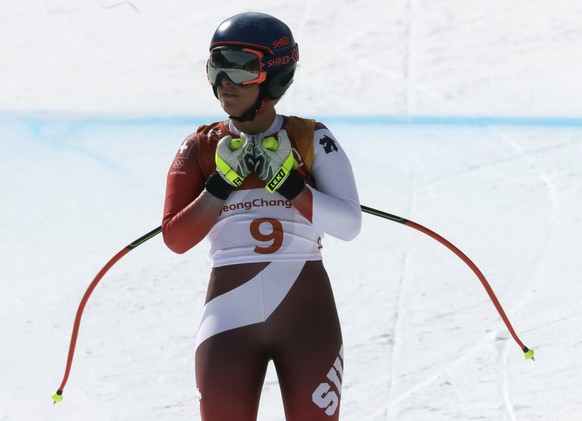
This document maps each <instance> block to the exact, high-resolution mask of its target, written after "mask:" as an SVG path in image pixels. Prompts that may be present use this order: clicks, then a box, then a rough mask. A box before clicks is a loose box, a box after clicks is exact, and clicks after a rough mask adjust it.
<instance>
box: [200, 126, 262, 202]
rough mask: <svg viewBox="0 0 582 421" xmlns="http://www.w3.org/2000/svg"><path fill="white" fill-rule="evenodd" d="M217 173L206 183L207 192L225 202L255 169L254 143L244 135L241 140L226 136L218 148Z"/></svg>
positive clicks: (216, 156) (216, 157)
mask: <svg viewBox="0 0 582 421" xmlns="http://www.w3.org/2000/svg"><path fill="white" fill-rule="evenodd" d="M214 160H215V162H216V172H215V173H214V174H213V175H212V176H210V178H209V179H208V181H207V182H206V190H208V191H209V192H210V193H211V194H212V195H214V196H216V197H218V198H219V199H223V200H225V199H226V198H227V197H228V195H229V194H230V193H231V192H232V191H233V190H234V189H236V188H237V187H239V186H240V185H241V184H242V183H243V181H244V179H245V177H246V176H247V175H249V174H250V173H251V171H252V170H253V168H254V158H253V143H252V142H249V141H248V139H247V138H246V137H245V135H244V133H243V134H241V138H240V139H238V138H237V139H233V138H232V137H231V136H225V137H223V138H222V139H220V141H219V142H218V144H217V146H216V155H215V157H214Z"/></svg>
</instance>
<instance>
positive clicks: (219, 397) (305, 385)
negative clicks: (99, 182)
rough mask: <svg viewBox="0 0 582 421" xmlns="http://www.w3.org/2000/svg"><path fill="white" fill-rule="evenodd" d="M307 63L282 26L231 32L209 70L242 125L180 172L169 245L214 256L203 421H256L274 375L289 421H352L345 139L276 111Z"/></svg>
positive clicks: (350, 226)
mask: <svg viewBox="0 0 582 421" xmlns="http://www.w3.org/2000/svg"><path fill="white" fill-rule="evenodd" d="M298 59H299V50H298V45H297V44H296V42H295V40H294V38H293V34H292V33H291V31H290V29H289V27H288V26H287V25H286V24H285V23H283V22H282V21H280V20H278V19H276V18H275V17H273V16H270V15H267V14H263V13H254V12H249V13H241V14H238V15H235V16H232V17H230V18H228V19H227V20H225V21H224V22H222V23H221V24H220V25H219V26H218V28H217V29H216V31H215V33H214V35H213V37H212V40H211V43H210V57H209V59H208V62H207V68H206V70H207V76H208V80H209V82H210V84H211V86H212V89H213V92H214V95H215V96H216V98H217V99H218V100H219V101H220V105H221V107H222V109H223V110H224V112H225V113H226V114H227V115H228V118H227V119H225V121H220V122H216V123H212V124H209V125H204V126H201V127H199V128H198V130H197V131H196V132H195V133H193V134H192V135H190V136H188V137H187V138H186V140H185V141H184V142H183V143H182V144H181V146H180V148H179V150H178V152H177V154H176V156H175V159H174V160H173V162H172V164H171V166H170V169H169V172H168V176H167V187H166V197H165V204H164V215H163V223H162V232H163V237H164V241H165V243H166V245H167V246H168V247H169V248H170V249H171V250H173V251H174V252H176V253H184V252H186V251H188V250H189V249H191V248H192V247H194V246H195V245H196V244H197V243H199V242H200V241H201V240H202V239H203V238H205V237H208V239H209V240H210V245H211V248H210V258H211V261H212V270H211V273H210V280H209V285H208V290H207V296H206V302H205V306H204V312H203V314H202V320H201V323H200V328H199V331H198V336H197V344H196V358H195V366H196V384H197V387H198V390H199V393H200V412H201V416H202V420H203V421H219V420H220V421H225V420H226V421H233V420H237V421H252V420H256V417H257V413H258V408H259V399H260V395H261V390H262V386H263V381H264V378H265V374H266V371H267V366H268V363H269V361H273V364H274V367H275V370H276V373H277V377H278V381H279V385H280V389H281V394H282V398H283V405H284V410H285V414H286V418H287V420H292V421H308V420H309V421H317V420H332V421H333V420H338V419H339V406H340V400H341V388H342V377H343V348H342V336H341V329H340V324H339V319H338V314H337V310H336V305H335V300H334V297H333V292H332V289H331V286H330V282H329V279H328V275H327V273H326V271H325V268H324V266H323V263H322V253H321V248H322V238H323V236H324V234H329V235H332V236H334V237H337V238H339V239H342V240H346V241H349V240H351V239H353V238H354V237H356V235H357V234H358V233H359V231H360V226H361V210H360V204H359V199H358V193H357V189H356V184H355V181H354V175H353V173H352V169H351V165H350V162H349V160H348V158H347V156H346V154H345V152H344V150H343V149H342V148H341V146H340V144H339V143H338V141H337V140H336V139H335V137H334V136H333V134H332V133H331V132H330V131H329V130H328V129H327V128H326V127H325V126H324V125H323V124H321V123H319V122H316V121H313V120H308V119H304V118H299V117H292V116H285V115H280V114H278V113H277V112H276V110H275V106H276V104H277V102H278V101H279V99H280V98H281V97H282V96H283V94H284V93H285V91H286V90H287V88H289V86H290V85H291V83H292V82H293V77H294V74H295V70H296V64H297V60H298Z"/></svg>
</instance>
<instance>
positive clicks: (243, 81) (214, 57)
mask: <svg viewBox="0 0 582 421" xmlns="http://www.w3.org/2000/svg"><path fill="white" fill-rule="evenodd" d="M263 57H264V54H263V53H262V52H261V51H258V50H253V49H250V48H238V47H232V46H221V47H215V48H213V49H212V50H210V57H209V58H208V63H207V64H206V73H207V74H208V81H209V82H210V83H211V84H212V86H215V85H216V83H217V80H218V79H219V76H221V75H223V74H225V75H226V76H228V78H229V79H230V80H232V82H233V83H236V84H238V85H248V84H251V83H262V82H264V81H265V79H266V78H267V72H266V71H265V70H264V69H263V67H264V66H263Z"/></svg>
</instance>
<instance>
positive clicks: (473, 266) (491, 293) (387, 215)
mask: <svg viewBox="0 0 582 421" xmlns="http://www.w3.org/2000/svg"><path fill="white" fill-rule="evenodd" d="M361 208H362V212H365V213H368V214H370V215H374V216H378V217H380V218H384V219H389V220H390V221H394V222H398V223H400V224H403V225H406V226H409V227H410V228H414V229H415V230H417V231H420V232H422V233H424V234H426V235H428V236H429V237H431V238H433V239H435V240H437V241H438V242H439V243H441V244H442V245H444V246H445V247H447V248H448V249H449V250H451V251H452V252H453V253H455V254H456V255H457V256H458V257H459V258H460V259H461V260H462V261H463V262H465V264H467V266H469V268H471V270H472V271H473V272H474V273H475V275H477V278H479V280H480V281H481V284H482V285H483V287H484V288H485V291H487V294H488V295H489V298H490V300H491V301H492V302H493V305H494V306H495V309H496V310H497V312H498V313H499V315H500V316H501V319H502V320H503V323H505V326H506V327H507V330H509V333H510V334H511V336H512V338H513V340H514V341H515V342H516V343H517V345H518V346H519V347H520V348H521V350H522V351H523V352H524V354H525V358H526V359H528V360H529V359H533V358H534V351H533V350H532V349H529V348H528V347H527V346H525V345H524V344H523V342H522V341H521V340H520V339H519V337H518V336H517V333H516V332H515V329H514V328H513V326H512V325H511V322H510V321H509V318H508V317H507V315H506V314H505V311H504V310H503V307H502V306H501V303H500V302H499V300H498V299H497V296H496V295H495V292H494V291H493V288H491V285H490V284H489V282H488V281H487V278H485V275H483V273H482V272H481V271H480V270H479V268H478V267H477V265H476V264H475V263H473V261H472V260H471V259H469V257H467V255H466V254H465V253H463V252H462V251H461V250H459V249H458V248H457V247H456V246H455V245H454V244H452V243H451V242H450V241H448V240H447V239H445V238H444V237H442V236H440V235H439V234H437V233H436V232H434V231H432V230H430V229H428V228H426V227H424V226H422V225H420V224H418V223H416V222H414V221H410V220H408V219H405V218H402V217H400V216H396V215H392V214H390V213H387V212H383V211H380V210H377V209H373V208H370V207H368V206H362V207H361Z"/></svg>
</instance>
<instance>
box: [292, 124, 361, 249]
mask: <svg viewBox="0 0 582 421" xmlns="http://www.w3.org/2000/svg"><path fill="white" fill-rule="evenodd" d="M314 148H315V151H314V160H313V166H312V169H311V174H312V177H313V179H314V181H315V187H311V186H308V187H307V188H306V189H304V190H303V192H301V193H300V194H299V196H297V197H296V198H295V199H294V200H293V205H294V206H295V207H296V208H297V209H298V210H299V211H300V212H301V213H302V214H303V215H304V216H305V217H306V218H308V219H309V220H310V221H311V222H312V223H313V224H314V225H315V226H316V227H318V228H319V229H321V230H322V231H323V232H325V233H326V234H329V235H331V236H333V237H336V238H339V239H341V240H346V241H349V240H352V239H354V238H355V237H356V236H357V235H358V234H359V232H360V229H361V225H362V211H361V208H360V200H359V197H358V191H357V187H356V182H355V178H354V174H353V171H352V166H351V163H350V161H349V159H348V157H347V155H346V153H345V151H344V150H343V149H342V148H341V146H340V145H339V143H338V142H337V140H336V139H335V137H334V136H333V135H332V134H331V132H330V131H329V130H328V129H327V128H325V127H324V126H322V125H319V126H318V128H317V130H316V131H315V134H314Z"/></svg>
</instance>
